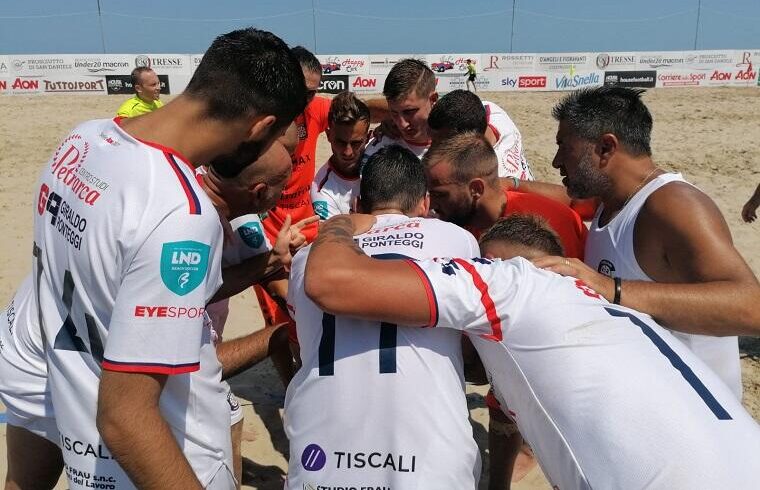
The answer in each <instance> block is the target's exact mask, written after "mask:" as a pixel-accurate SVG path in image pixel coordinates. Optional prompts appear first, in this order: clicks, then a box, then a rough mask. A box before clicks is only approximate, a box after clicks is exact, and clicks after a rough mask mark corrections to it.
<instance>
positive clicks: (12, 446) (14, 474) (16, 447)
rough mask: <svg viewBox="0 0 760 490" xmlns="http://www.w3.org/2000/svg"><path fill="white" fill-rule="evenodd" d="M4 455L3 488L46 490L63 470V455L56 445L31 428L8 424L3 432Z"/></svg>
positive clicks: (56, 481) (11, 489)
mask: <svg viewBox="0 0 760 490" xmlns="http://www.w3.org/2000/svg"><path fill="white" fill-rule="evenodd" d="M5 442H6V451H7V455H8V473H7V474H6V476H5V488H6V490H37V489H39V490H49V489H51V488H53V487H55V484H56V483H58V479H59V478H60V477H61V472H62V471H63V456H62V454H61V450H60V449H59V448H58V446H57V445H55V444H53V443H52V442H50V441H49V440H47V439H45V438H44V437H42V436H38V435H37V434H34V433H33V432H31V431H28V430H26V429H23V428H21V427H17V426H15V425H8V426H7V427H6V431H5Z"/></svg>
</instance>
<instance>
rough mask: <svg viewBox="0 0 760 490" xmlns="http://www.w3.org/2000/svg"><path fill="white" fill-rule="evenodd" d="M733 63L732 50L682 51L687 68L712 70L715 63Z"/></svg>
mask: <svg viewBox="0 0 760 490" xmlns="http://www.w3.org/2000/svg"><path fill="white" fill-rule="evenodd" d="M733 63H734V53H733V51H691V52H684V65H685V67H686V68H688V69H696V70H712V69H713V68H714V67H715V66H716V65H731V64H733Z"/></svg>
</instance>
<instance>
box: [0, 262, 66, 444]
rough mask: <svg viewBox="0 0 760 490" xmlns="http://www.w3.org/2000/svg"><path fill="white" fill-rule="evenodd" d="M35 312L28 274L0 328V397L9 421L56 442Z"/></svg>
mask: <svg viewBox="0 0 760 490" xmlns="http://www.w3.org/2000/svg"><path fill="white" fill-rule="evenodd" d="M38 315H39V313H38V309H37V301H36V298H35V295H34V281H33V278H32V276H31V275H29V276H27V277H26V279H24V281H23V282H22V283H21V286H19V288H18V290H17V291H16V294H15V295H14V296H13V299H11V301H10V303H9V304H8V307H7V308H6V309H5V313H4V317H3V318H4V321H3V322H2V323H3V327H2V328H0V398H2V400H3V404H4V405H5V407H6V409H7V411H8V413H7V417H8V424H9V425H14V426H16V427H23V428H25V429H27V430H29V431H31V432H33V433H35V434H37V435H38V436H41V437H45V438H47V439H48V440H50V441H51V442H53V443H54V444H58V429H57V428H56V425H55V414H54V411H53V403H52V400H51V399H50V389H49V387H48V375H47V364H46V363H45V347H44V345H43V340H42V331H41V329H40V324H39V316H38Z"/></svg>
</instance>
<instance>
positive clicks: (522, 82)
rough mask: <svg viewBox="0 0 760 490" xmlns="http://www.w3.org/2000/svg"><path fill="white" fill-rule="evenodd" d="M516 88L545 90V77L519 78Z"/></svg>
mask: <svg viewBox="0 0 760 490" xmlns="http://www.w3.org/2000/svg"><path fill="white" fill-rule="evenodd" d="M517 86H518V87H519V88H546V77H538V76H531V77H519V78H518V79H517Z"/></svg>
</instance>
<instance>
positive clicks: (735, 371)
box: [584, 173, 742, 400]
mask: <svg viewBox="0 0 760 490" xmlns="http://www.w3.org/2000/svg"><path fill="white" fill-rule="evenodd" d="M670 182H686V181H685V180H684V179H683V177H682V176H681V174H673V173H667V174H662V175H659V176H657V177H656V178H654V179H652V180H651V181H650V182H648V183H647V184H646V185H645V186H644V187H642V188H641V189H640V190H639V191H638V192H637V193H636V194H634V196H633V197H632V198H631V200H630V201H629V202H628V203H627V204H626V205H625V207H624V208H623V209H621V210H620V212H619V213H618V214H617V215H616V216H615V217H613V218H612V219H611V220H610V221H609V223H607V224H606V225H605V226H599V216H600V215H601V212H602V211H603V210H604V206H599V209H597V211H596V215H595V216H594V220H593V221H592V222H591V226H589V230H588V238H587V239H586V251H585V254H584V256H585V259H584V260H585V262H586V263H587V264H588V265H589V266H591V267H593V268H595V269H597V270H598V271H599V272H601V273H602V274H605V275H607V276H610V277H615V276H617V277H620V278H621V279H624V280H633V281H652V279H651V278H650V277H649V276H648V275H647V274H646V273H645V272H644V271H643V270H642V269H641V267H640V266H639V263H638V262H637V261H636V253H635V250H634V245H633V232H634V228H635V227H636V218H637V217H638V215H639V212H640V211H641V208H642V207H643V206H644V203H645V202H646V200H647V198H648V197H649V196H650V195H651V194H652V193H653V192H654V191H656V190H657V189H659V188H660V187H662V186H664V185H666V184H668V183H670ZM671 333H672V334H673V335H674V336H675V337H677V338H678V339H679V340H680V341H681V342H683V343H684V344H686V346H687V347H689V348H690V349H691V350H692V351H693V352H694V353H695V354H696V355H697V357H699V358H700V359H702V361H704V362H705V363H706V364H707V365H708V366H710V367H711V368H712V369H713V371H715V373H716V374H718V376H720V377H721V379H723V381H724V382H725V383H726V384H727V385H728V387H729V388H731V389H732V390H733V392H734V393H735V394H736V396H737V397H738V398H739V399H740V400H741V397H742V377H741V374H742V373H741V363H740V362H739V341H738V338H737V337H713V336H708V335H697V334H690V333H684V332H671Z"/></svg>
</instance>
